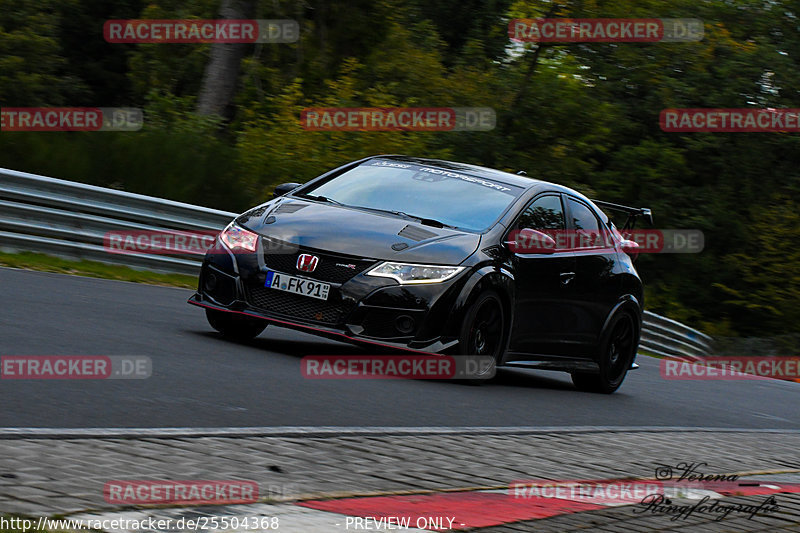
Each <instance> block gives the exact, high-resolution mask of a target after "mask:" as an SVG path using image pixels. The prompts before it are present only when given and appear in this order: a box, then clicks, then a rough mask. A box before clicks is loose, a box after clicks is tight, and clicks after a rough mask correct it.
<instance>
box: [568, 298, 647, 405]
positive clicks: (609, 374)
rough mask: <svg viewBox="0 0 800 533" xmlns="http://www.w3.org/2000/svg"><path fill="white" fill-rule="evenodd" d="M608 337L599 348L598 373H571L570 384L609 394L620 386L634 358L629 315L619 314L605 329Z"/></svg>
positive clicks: (634, 338) (634, 348)
mask: <svg viewBox="0 0 800 533" xmlns="http://www.w3.org/2000/svg"><path fill="white" fill-rule="evenodd" d="M609 330H610V332H611V333H610V335H609V336H608V339H607V340H606V342H605V343H604V345H603V347H602V348H601V350H602V353H601V354H600V361H599V362H598V363H599V365H600V372H599V373H597V374H589V373H583V372H574V373H573V374H572V383H574V384H575V387H576V388H577V389H579V390H582V391H586V392H601V393H604V394H611V393H612V392H614V391H615V390H617V389H618V388H619V386H620V385H622V382H623V381H624V380H625V376H626V375H627V374H628V370H629V369H630V367H631V364H632V363H633V357H634V355H636V326H635V325H634V320H633V317H632V316H631V315H630V314H629V313H620V314H619V315H617V316H616V317H615V318H614V319H613V321H612V322H611V324H610V326H609Z"/></svg>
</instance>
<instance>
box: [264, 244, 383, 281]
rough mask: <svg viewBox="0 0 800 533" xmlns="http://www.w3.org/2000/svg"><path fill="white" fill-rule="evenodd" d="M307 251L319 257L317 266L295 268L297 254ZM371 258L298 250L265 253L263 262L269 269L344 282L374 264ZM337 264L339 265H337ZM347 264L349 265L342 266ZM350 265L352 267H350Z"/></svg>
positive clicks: (321, 279) (322, 279)
mask: <svg viewBox="0 0 800 533" xmlns="http://www.w3.org/2000/svg"><path fill="white" fill-rule="evenodd" d="M302 253H307V254H311V255H315V256H317V257H319V262H318V263H317V268H316V269H314V272H301V271H299V270H297V256H298V255H300V254H302ZM374 263H375V261H373V260H371V259H353V258H350V257H347V256H341V255H333V254H323V253H316V252H312V251H304V250H300V251H299V252H297V253H292V254H280V253H265V254H264V264H265V265H266V267H267V268H268V269H270V270H277V271H278V272H283V273H284V274H290V275H298V276H302V277H304V278H311V279H316V280H320V281H327V282H329V283H344V282H345V281H348V280H349V279H350V278H352V277H353V276H355V275H356V274H359V273H361V272H363V271H364V270H366V269H367V268H368V267H370V266H371V265H372V264H374ZM337 265H339V266H337ZM342 265H349V266H342ZM350 266H352V268H350Z"/></svg>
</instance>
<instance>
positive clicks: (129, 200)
mask: <svg viewBox="0 0 800 533" xmlns="http://www.w3.org/2000/svg"><path fill="white" fill-rule="evenodd" d="M235 216H236V213H229V212H226V211H218V210H216V209H209V208H206V207H199V206H196V205H191V204H184V203H181V202H173V201H170V200H163V199H161V198H154V197H151V196H144V195H141V194H133V193H129V192H124V191H117V190H114V189H106V188H103V187H95V186H93V185H85V184H82V183H75V182H71V181H66V180H60V179H56V178H48V177H44V176H37V175H35V174H27V173H25V172H17V171H14V170H4V169H0V248H6V249H12V250H28V251H35V252H44V253H50V254H57V255H61V256H66V257H71V258H76V259H91V260H95V261H103V262H110V263H119V264H124V265H128V266H133V267H143V268H149V269H152V270H157V271H162V272H178V273H183V274H196V273H197V271H198V268H199V265H200V261H201V260H202V255H197V256H195V257H186V256H166V255H156V254H110V253H109V252H108V251H107V250H106V249H105V248H104V247H103V237H104V236H105V235H106V233H108V232H112V231H132V230H142V231H163V230H188V231H200V230H205V231H208V230H221V229H222V228H224V227H225V225H226V224H228V223H229V222H230V221H231V219H233V217H235Z"/></svg>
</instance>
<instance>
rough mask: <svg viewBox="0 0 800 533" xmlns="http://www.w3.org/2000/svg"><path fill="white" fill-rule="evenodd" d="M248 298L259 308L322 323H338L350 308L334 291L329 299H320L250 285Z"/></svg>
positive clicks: (251, 303)
mask: <svg viewBox="0 0 800 533" xmlns="http://www.w3.org/2000/svg"><path fill="white" fill-rule="evenodd" d="M247 300H248V302H249V303H250V305H252V306H253V307H256V308H258V309H263V310H265V311H269V312H271V313H276V314H279V315H285V316H287V317H291V318H299V319H302V320H307V321H310V322H317V323H320V324H337V323H339V322H340V321H341V320H342V317H343V316H344V314H345V312H347V310H348V307H347V306H346V305H345V304H344V303H343V302H342V301H341V297H340V296H339V295H338V294H333V293H331V294H330V295H329V296H328V300H319V299H317V298H309V297H308V296H300V295H299V294H292V293H289V292H284V291H279V290H277V289H268V288H266V287H248V288H247Z"/></svg>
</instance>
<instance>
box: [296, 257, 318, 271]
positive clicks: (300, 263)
mask: <svg viewBox="0 0 800 533" xmlns="http://www.w3.org/2000/svg"><path fill="white" fill-rule="evenodd" d="M317 263H319V257H317V256H316V255H311V254H300V255H299V256H297V270H299V271H301V272H314V270H315V269H316V268H317Z"/></svg>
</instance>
